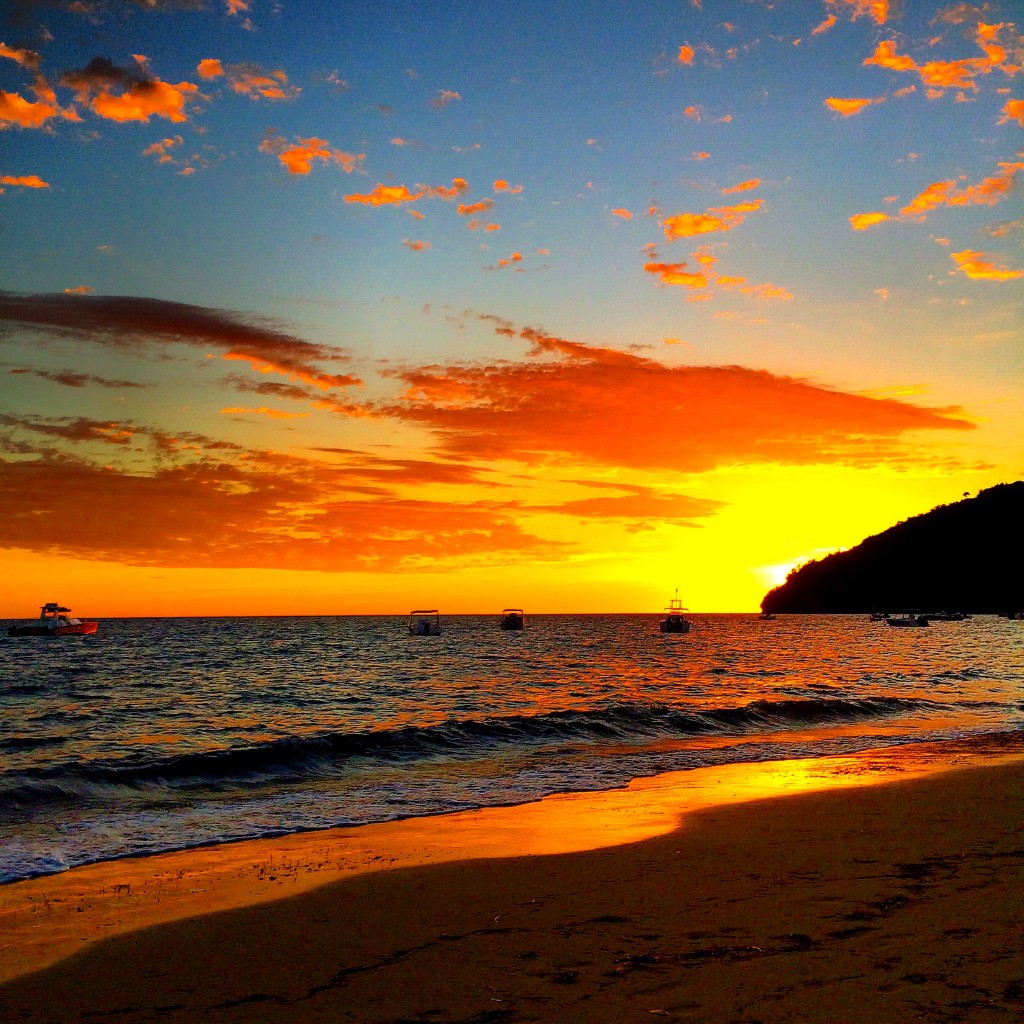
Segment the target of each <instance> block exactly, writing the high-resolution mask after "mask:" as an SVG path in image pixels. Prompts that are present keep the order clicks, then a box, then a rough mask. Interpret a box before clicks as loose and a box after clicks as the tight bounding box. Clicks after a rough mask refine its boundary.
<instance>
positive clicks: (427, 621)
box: [409, 608, 441, 636]
mask: <svg viewBox="0 0 1024 1024" xmlns="http://www.w3.org/2000/svg"><path fill="white" fill-rule="evenodd" d="M409 634H410V636H440V635H441V613H440V612H439V611H438V610H437V609H436V608H419V609H416V610H415V611H412V612H410V613H409Z"/></svg>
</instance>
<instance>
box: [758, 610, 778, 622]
mask: <svg viewBox="0 0 1024 1024" xmlns="http://www.w3.org/2000/svg"><path fill="white" fill-rule="evenodd" d="M758 618H759V619H760V620H761V621H762V622H774V620H775V615H774V614H773V613H772V612H761V614H760V615H758Z"/></svg>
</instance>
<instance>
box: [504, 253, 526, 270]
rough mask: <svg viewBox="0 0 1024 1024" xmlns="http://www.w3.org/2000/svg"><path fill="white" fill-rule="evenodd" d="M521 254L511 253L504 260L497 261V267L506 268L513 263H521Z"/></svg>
mask: <svg viewBox="0 0 1024 1024" xmlns="http://www.w3.org/2000/svg"><path fill="white" fill-rule="evenodd" d="M522 261H523V254H522V253H521V252H514V253H511V254H510V255H509V256H508V257H507V258H506V259H501V260H498V266H499V267H507V266H510V265H511V264H513V263H522Z"/></svg>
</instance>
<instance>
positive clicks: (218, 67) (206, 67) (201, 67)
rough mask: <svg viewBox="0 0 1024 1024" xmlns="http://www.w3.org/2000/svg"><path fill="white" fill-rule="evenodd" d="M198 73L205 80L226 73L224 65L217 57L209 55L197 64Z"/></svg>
mask: <svg viewBox="0 0 1024 1024" xmlns="http://www.w3.org/2000/svg"><path fill="white" fill-rule="evenodd" d="M196 74H197V75H199V77H200V78H202V79H203V80H205V81H209V80H210V79H211V78H220V77H221V75H223V74H224V65H223V64H221V62H220V61H219V60H218V59H217V58H216V57H207V58H205V59H204V60H201V61H200V62H199V63H198V64H197V65H196Z"/></svg>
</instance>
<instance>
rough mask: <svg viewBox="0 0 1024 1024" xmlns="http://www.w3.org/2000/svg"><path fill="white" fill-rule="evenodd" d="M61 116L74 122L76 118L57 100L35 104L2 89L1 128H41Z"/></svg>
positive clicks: (43, 100) (40, 101)
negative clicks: (8, 126) (10, 126)
mask: <svg viewBox="0 0 1024 1024" xmlns="http://www.w3.org/2000/svg"><path fill="white" fill-rule="evenodd" d="M51 95H52V94H51ZM60 116H64V117H69V118H70V119H72V120H73V119H75V117H76V115H75V114H74V113H73V112H70V111H67V112H66V111H62V110H61V108H60V107H59V106H58V105H57V103H56V100H55V99H54V100H52V101H51V100H46V99H40V100H39V101H38V102H35V103H33V102H31V101H30V100H27V99H25V98H24V97H23V96H21V95H19V94H18V93H16V92H4V91H3V90H2V89H0V127H2V126H3V125H15V126H17V127H18V128H41V127H42V126H43V125H44V124H46V122H47V121H49V120H50V119H51V118H54V117H60Z"/></svg>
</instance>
